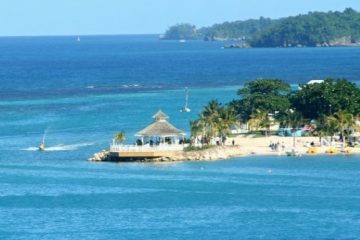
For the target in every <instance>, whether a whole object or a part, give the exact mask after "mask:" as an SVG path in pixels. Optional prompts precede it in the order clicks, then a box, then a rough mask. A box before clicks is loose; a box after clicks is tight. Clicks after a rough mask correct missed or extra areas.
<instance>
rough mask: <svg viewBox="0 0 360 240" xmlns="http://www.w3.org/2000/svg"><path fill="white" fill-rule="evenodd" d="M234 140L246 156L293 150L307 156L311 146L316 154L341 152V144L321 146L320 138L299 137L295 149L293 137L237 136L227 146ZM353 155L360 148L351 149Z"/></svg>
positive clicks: (229, 139)
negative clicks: (332, 151) (312, 145)
mask: <svg viewBox="0 0 360 240" xmlns="http://www.w3.org/2000/svg"><path fill="white" fill-rule="evenodd" d="M233 140H234V142H235V145H237V146H238V147H239V148H241V149H242V150H243V154H244V155H254V154H256V155H282V154H284V155H286V152H291V151H292V150H293V149H295V151H296V152H297V153H299V154H302V155H304V154H307V151H308V150H309V148H310V147H311V146H310V144H311V143H312V142H313V143H314V144H315V146H314V148H315V149H316V154H326V151H327V150H329V149H330V148H335V149H336V150H337V152H338V153H340V151H341V149H342V148H341V143H337V144H336V145H335V146H333V147H330V146H325V145H322V146H321V145H320V139H319V137H297V138H295V148H294V147H293V142H294V138H293V137H280V136H269V137H244V136H237V137H231V138H228V139H227V140H226V143H225V145H232V141H233ZM271 143H274V144H278V149H277V150H273V149H271V148H270V147H269V146H270V144H271ZM350 151H351V153H353V154H360V148H359V147H357V148H350Z"/></svg>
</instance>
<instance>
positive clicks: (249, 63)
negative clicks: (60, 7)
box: [0, 36, 360, 239]
mask: <svg viewBox="0 0 360 240" xmlns="http://www.w3.org/2000/svg"><path fill="white" fill-rule="evenodd" d="M75 39H76V38H75V37H43V38H1V39H0V52H1V53H2V54H1V55H0V81H1V88H0V239H77V238H82V239H185V238H186V239H359V238H360V230H359V229H360V201H359V199H360V194H359V190H360V159H359V157H357V156H332V157H329V156H318V157H301V158H285V157H261V156H254V157H244V158H237V159H230V160H226V161H216V162H195V163H177V164H160V165H159V164H139V163H121V164H114V163H90V162H88V161H87V158H88V157H89V156H90V155H91V154H92V153H94V152H96V151H98V150H101V149H104V148H106V147H108V145H109V143H110V140H111V137H112V136H113V135H114V133H115V132H116V131H119V130H124V131H126V134H127V136H128V140H127V142H128V143H132V142H134V141H135V138H134V137H133V135H134V133H135V132H136V131H137V130H139V129H141V128H143V127H144V126H146V125H147V124H148V123H150V122H151V116H152V115H153V114H154V113H155V112H156V111H157V110H159V109H162V110H163V111H165V112H166V113H167V114H169V115H170V117H171V118H170V121H171V122H172V123H174V125H176V126H177V127H179V128H182V129H184V130H185V131H188V122H189V120H191V119H194V118H195V117H196V116H197V114H198V112H199V111H200V109H201V107H202V106H204V105H205V104H206V103H207V102H208V101H209V100H210V99H218V100H220V101H222V102H227V101H230V100H232V99H234V98H236V90H237V89H238V88H239V86H241V85H242V84H243V83H244V82H245V81H247V80H250V79H254V78H258V77H278V78H283V79H285V80H286V81H288V82H289V83H292V84H298V83H303V82H306V81H308V80H310V79H322V78H325V77H327V76H334V77H346V78H348V79H350V80H352V81H355V82H358V80H359V79H360V68H358V66H360V48H331V49H330V48H329V49H313V48H307V49H239V50H238V49H233V50H227V49H221V46H222V43H204V42H186V43H183V44H181V43H178V42H167V41H165V42H161V41H158V40H157V39H156V37H155V36H105V37H82V38H81V42H76V41H75ZM185 86H188V87H189V88H190V90H189V91H190V107H191V109H192V112H191V113H188V114H184V113H180V112H179V108H180V107H182V105H183V100H184V91H183V88H184V87H185ZM44 132H46V143H47V145H48V146H49V147H50V149H49V150H50V151H46V152H38V151H36V146H37V145H38V144H39V142H40V141H41V138H42V136H43V134H44ZM270 169H271V174H269V170H270Z"/></svg>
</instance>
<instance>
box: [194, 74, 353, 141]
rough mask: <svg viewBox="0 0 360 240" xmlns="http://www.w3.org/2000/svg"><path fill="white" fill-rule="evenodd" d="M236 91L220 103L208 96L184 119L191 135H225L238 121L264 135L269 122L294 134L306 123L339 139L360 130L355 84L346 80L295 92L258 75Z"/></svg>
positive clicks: (314, 131)
mask: <svg viewBox="0 0 360 240" xmlns="http://www.w3.org/2000/svg"><path fill="white" fill-rule="evenodd" d="M238 95H239V99H235V100H233V101H231V102H229V103H226V104H224V105H222V104H221V103H219V102H218V101H216V100H212V101H210V102H209V103H208V105H206V106H205V107H204V109H203V110H202V112H201V113H200V115H199V118H198V119H197V120H195V121H192V122H191V123H190V128H191V134H192V136H193V137H199V136H201V137H202V138H204V139H205V142H206V143H209V142H211V139H214V138H220V139H222V138H224V137H225V138H226V137H227V136H229V133H230V132H229V130H230V129H231V127H232V126H233V125H235V124H240V123H242V124H243V125H246V126H247V130H250V132H254V133H255V132H257V131H258V130H262V132H263V135H265V136H268V135H269V134H270V129H271V127H273V126H275V125H277V126H278V129H280V128H285V129H290V130H291V133H292V136H294V137H295V136H296V134H295V132H296V131H297V130H298V129H300V128H301V129H304V128H305V126H307V127H306V129H307V131H308V132H307V134H308V136H318V137H320V138H321V137H325V136H330V137H333V136H334V135H336V134H339V136H340V139H341V140H342V141H343V142H344V143H345V139H350V138H349V137H350V134H351V133H352V132H354V131H359V130H360V129H359V125H358V122H357V121H359V120H360V115H359V114H360V89H359V87H357V85H356V84H354V83H352V82H350V81H348V80H346V79H331V78H329V79H326V80H324V81H323V82H321V83H313V84H303V85H300V87H299V89H298V90H296V91H291V88H290V86H289V84H287V83H286V82H284V81H282V80H279V79H258V80H254V81H251V82H248V83H246V84H245V85H244V87H243V88H241V89H239V91H238ZM349 141H350V140H349ZM294 145H295V139H294Z"/></svg>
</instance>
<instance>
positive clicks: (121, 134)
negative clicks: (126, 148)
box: [114, 132, 126, 143]
mask: <svg viewBox="0 0 360 240" xmlns="http://www.w3.org/2000/svg"><path fill="white" fill-rule="evenodd" d="M114 140H115V141H116V142H119V143H122V142H124V141H125V140H126V136H125V133H124V132H118V133H116V134H115V136H114Z"/></svg>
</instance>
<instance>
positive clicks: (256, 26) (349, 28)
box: [164, 8, 360, 47]
mask: <svg viewBox="0 0 360 240" xmlns="http://www.w3.org/2000/svg"><path fill="white" fill-rule="evenodd" d="M164 39H173V40H178V39H203V40H206V41H214V40H215V41H216V40H239V41H243V42H246V43H247V44H248V45H250V46H251V47H315V46H349V45H350V46H351V45H359V44H360V12H358V11H356V10H354V9H352V8H347V9H345V10H344V11H343V12H339V11H329V12H309V13H308V14H300V15H298V16H292V17H285V18H281V19H276V20H273V19H269V18H264V17H260V18H259V19H250V20H245V21H234V22H224V23H221V24H214V25H213V26H210V27H202V28H196V26H194V25H191V24H177V25H175V26H172V27H170V28H169V29H168V30H167V31H166V32H165V34H164Z"/></svg>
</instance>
